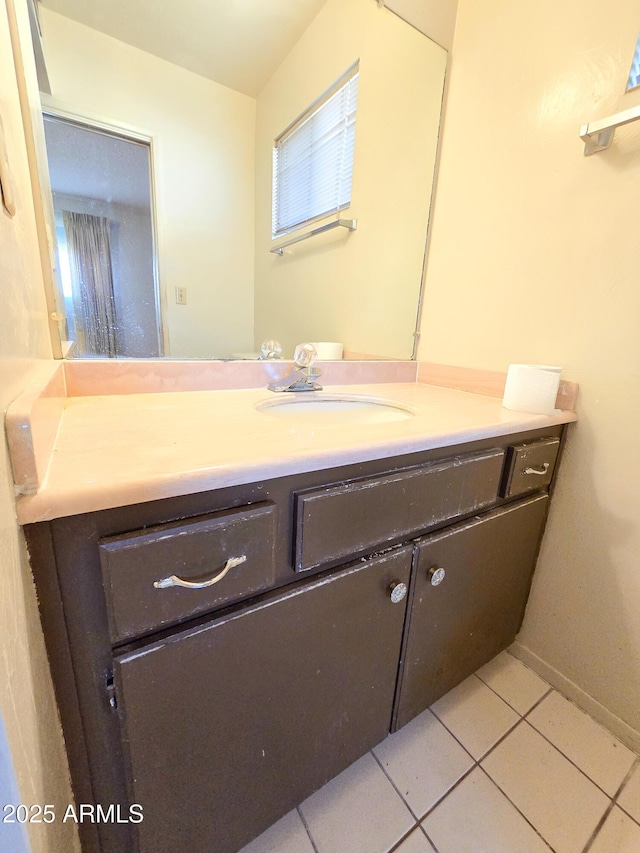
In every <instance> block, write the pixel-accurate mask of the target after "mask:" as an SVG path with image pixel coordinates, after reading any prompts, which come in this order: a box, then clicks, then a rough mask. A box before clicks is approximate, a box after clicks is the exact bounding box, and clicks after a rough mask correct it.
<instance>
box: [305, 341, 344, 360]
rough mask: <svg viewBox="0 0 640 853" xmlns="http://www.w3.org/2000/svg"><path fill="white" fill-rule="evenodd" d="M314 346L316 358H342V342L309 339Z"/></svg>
mask: <svg viewBox="0 0 640 853" xmlns="http://www.w3.org/2000/svg"><path fill="white" fill-rule="evenodd" d="M310 343H312V344H313V346H314V347H315V348H316V352H317V353H318V358H321V359H323V360H327V361H330V360H338V359H341V358H342V344H339V343H336V342H335V341H311V342H310Z"/></svg>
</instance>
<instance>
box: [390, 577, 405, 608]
mask: <svg viewBox="0 0 640 853" xmlns="http://www.w3.org/2000/svg"><path fill="white" fill-rule="evenodd" d="M406 595H407V585H406V583H399V582H398V581H394V582H393V583H392V584H391V586H390V587H389V596H390V597H391V601H393V603H394V604H399V603H400V602H401V601H402V600H403V599H404V598H406Z"/></svg>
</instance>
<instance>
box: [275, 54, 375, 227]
mask: <svg viewBox="0 0 640 853" xmlns="http://www.w3.org/2000/svg"><path fill="white" fill-rule="evenodd" d="M358 74H359V72H358V64H357V63H356V64H355V65H354V66H353V68H350V69H349V71H347V72H346V74H344V75H343V76H342V77H341V78H340V79H339V80H337V81H336V83H335V84H334V85H333V86H332V87H331V88H330V89H329V90H328V91H327V92H326V93H325V94H324V95H323V96H322V97H321V98H320V99H319V100H318V101H317V102H316V103H315V104H312V105H311V106H310V107H309V109H308V110H306V111H305V112H304V113H303V114H302V115H301V116H299V117H298V118H297V119H296V121H295V122H294V123H293V124H292V125H291V126H290V127H289V128H287V130H285V131H284V132H283V133H282V134H281V135H280V136H279V137H278V139H276V141H275V143H274V148H273V222H272V236H273V237H280V236H281V235H283V234H287V233H288V232H290V231H294V230H296V229H297V228H301V227H302V226H303V225H307V224H309V223H310V222H314V221H315V220H317V219H321V218H323V217H325V216H328V215H329V214H332V213H337V212H338V211H340V210H344V209H345V208H346V207H349V204H350V203H351V183H352V177H353V156H354V146H355V133H356V110H357V106H358Z"/></svg>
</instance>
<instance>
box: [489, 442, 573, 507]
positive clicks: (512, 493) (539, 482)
mask: <svg viewBox="0 0 640 853" xmlns="http://www.w3.org/2000/svg"><path fill="white" fill-rule="evenodd" d="M559 449H560V439H558V438H545V439H543V440H542V441H532V442H530V443H529V444H516V445H514V446H513V447H510V448H509V449H508V451H507V464H506V467H505V476H504V480H503V484H502V488H501V490H500V492H501V495H502V497H503V498H512V497H517V496H518V495H524V494H526V493H527V492H531V491H534V490H535V489H544V488H545V487H546V486H548V485H549V483H550V482H551V478H552V477H553V470H554V468H555V465H556V459H557V457H558V450H559Z"/></svg>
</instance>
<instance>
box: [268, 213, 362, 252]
mask: <svg viewBox="0 0 640 853" xmlns="http://www.w3.org/2000/svg"><path fill="white" fill-rule="evenodd" d="M338 226H341V227H342V228H348V229H349V231H355V230H356V228H357V227H358V220H357V219H335V220H334V221H333V222H329V223H327V224H326V225H321V226H320V227H319V228H314V229H313V231H307V232H306V234H299V235H298V236H297V237H292V238H291V239H290V240H287V241H286V243H280V245H279V246H276V247H275V248H274V249H269V251H270V252H272V253H273V254H274V255H284V250H285V249H286V248H287V246H293V244H294V243H300V242H302V240H308V239H309V237H315V236H316V234H324V232H325V231H332V230H333V229H334V228H337V227H338Z"/></svg>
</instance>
